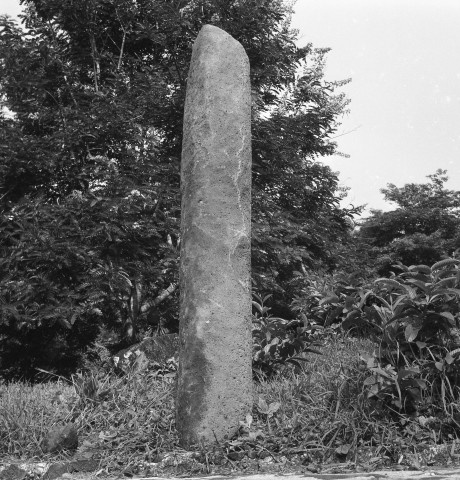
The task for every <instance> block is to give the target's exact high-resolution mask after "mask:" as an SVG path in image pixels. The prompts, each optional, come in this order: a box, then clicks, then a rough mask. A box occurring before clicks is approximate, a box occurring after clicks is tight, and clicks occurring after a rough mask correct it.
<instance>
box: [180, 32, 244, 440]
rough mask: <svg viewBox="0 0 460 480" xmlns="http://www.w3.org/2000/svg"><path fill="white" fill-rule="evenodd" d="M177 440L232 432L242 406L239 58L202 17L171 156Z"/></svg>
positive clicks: (235, 47) (237, 49) (234, 46)
mask: <svg viewBox="0 0 460 480" xmlns="http://www.w3.org/2000/svg"><path fill="white" fill-rule="evenodd" d="M181 192H182V217H181V252H180V333H179V337H180V353H179V358H180V360H179V374H178V387H177V402H176V405H177V412H176V425H177V429H178V432H179V438H180V442H181V445H182V446H183V447H185V448H187V447H188V446H190V445H192V444H211V443H214V442H215V441H216V440H217V441H220V440H222V439H225V438H228V437H230V436H232V435H233V434H234V433H236V431H237V430H238V427H239V421H240V420H244V418H245V416H246V414H248V413H250V412H251V410H252V369H251V358H252V355H251V352H252V341H251V278H250V273H251V96H250V80H249V61H248V57H247V55H246V52H245V51H244V49H243V47H242V46H241V44H240V43H239V42H237V41H236V40H235V39H234V38H232V37H231V36H230V35H228V34H227V33H226V32H224V31H223V30H221V29H219V28H217V27H214V26H211V25H205V26H204V27H203V28H202V30H201V31H200V33H199V35H198V37H197V39H196V41H195V44H194V46H193V53H192V60H191V64H190V70H189V76H188V83H187V97H186V101H185V113H184V137H183V147H182V164H181Z"/></svg>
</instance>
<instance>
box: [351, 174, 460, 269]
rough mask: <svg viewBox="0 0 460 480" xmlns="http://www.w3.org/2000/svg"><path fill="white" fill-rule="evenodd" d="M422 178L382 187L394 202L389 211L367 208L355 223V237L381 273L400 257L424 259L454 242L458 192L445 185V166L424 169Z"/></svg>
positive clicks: (458, 226)
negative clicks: (366, 213)
mask: <svg viewBox="0 0 460 480" xmlns="http://www.w3.org/2000/svg"><path fill="white" fill-rule="evenodd" d="M427 178H429V180H430V181H429V182H428V183H425V184H415V183H410V184H406V185H404V187H401V188H398V187H396V186H395V185H393V184H388V188H386V189H382V190H381V192H382V193H383V194H384V196H385V199H386V200H388V201H390V202H394V203H396V205H397V209H396V210H392V211H389V212H382V211H372V214H371V216H370V217H368V218H367V219H365V220H364V221H363V222H362V223H361V226H360V230H359V233H358V239H359V240H361V241H362V242H364V244H365V245H367V246H368V251H369V254H368V255H369V260H368V261H369V263H370V262H374V263H376V264H377V268H376V270H377V271H378V272H379V273H380V274H383V275H387V274H388V273H389V272H390V271H391V268H392V267H391V266H392V265H393V264H395V263H396V262H398V261H400V262H402V263H404V264H405V265H412V264H413V265H416V264H420V263H423V264H430V263H434V262H436V261H438V260H441V259H442V258H445V257H447V256H449V255H452V254H454V252H455V251H456V250H457V249H458V248H459V247H460V218H459V212H460V192H458V191H454V190H449V189H447V188H445V186H444V184H445V182H447V180H448V177H447V175H446V170H440V169H439V170H437V171H436V172H435V173H434V174H432V175H428V177H427Z"/></svg>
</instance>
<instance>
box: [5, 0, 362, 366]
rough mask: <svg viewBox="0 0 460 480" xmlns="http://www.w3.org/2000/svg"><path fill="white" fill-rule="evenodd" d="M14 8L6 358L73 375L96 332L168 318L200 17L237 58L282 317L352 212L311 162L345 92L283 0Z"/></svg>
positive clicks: (269, 273)
mask: <svg viewBox="0 0 460 480" xmlns="http://www.w3.org/2000/svg"><path fill="white" fill-rule="evenodd" d="M23 4H24V7H25V13H24V15H23V17H22V19H23V23H24V28H21V27H19V26H18V25H16V24H15V22H14V21H12V20H10V19H8V18H3V20H2V26H1V34H0V59H1V60H0V78H1V85H0V88H1V95H2V101H3V107H4V108H3V110H2V116H1V118H0V124H1V131H2V145H1V147H0V149H1V150H0V172H1V174H0V178H1V179H2V181H1V184H0V199H1V200H0V201H1V211H0V215H1V217H0V242H1V244H0V248H1V251H2V255H1V258H2V260H1V265H0V269H1V272H2V273H1V277H0V288H1V299H2V300H1V305H2V307H1V308H2V317H1V322H0V335H1V336H2V340H1V341H2V347H1V348H2V361H3V367H2V369H3V370H4V371H5V369H9V368H10V367H11V368H13V370H15V371H16V370H18V369H19V370H20V371H21V373H22V374H26V376H30V375H33V373H34V367H35V366H37V365H40V366H42V367H46V368H55V367H57V366H59V368H60V369H61V371H62V372H64V371H65V370H67V371H72V370H74V369H75V368H76V367H77V366H78V361H79V357H80V353H81V352H82V351H83V350H84V349H85V348H86V346H87V345H88V344H90V343H91V342H93V341H94V339H95V338H96V337H97V335H98V334H99V332H100V329H101V327H104V328H105V329H106V330H107V331H108V332H109V333H111V332H113V333H114V334H116V336H117V338H121V339H122V341H124V342H125V343H132V342H134V341H135V340H136V339H138V338H139V337H141V336H142V335H144V334H145V332H146V331H150V332H152V331H159V332H161V331H164V330H165V329H168V330H169V331H175V330H177V299H178V295H177V289H176V286H177V262H178V248H177V245H178V233H179V232H178V228H179V218H180V211H179V208H180V202H179V166H180V148H181V131H182V130H181V129H182V112H183V102H184V95H185V83H186V77H187V70H188V63H189V60H190V55H191V47H192V43H193V40H194V38H195V37H196V35H197V33H198V31H199V29H200V27H201V26H202V25H203V24H204V23H213V24H215V25H217V26H220V27H222V28H224V29H225V30H226V31H228V32H229V33H230V34H232V35H233V36H234V37H235V38H236V39H238V40H239V41H240V42H241V43H242V44H243V45H244V47H245V49H246V51H247V53H248V55H249V59H250V62H251V82H252V96H253V178H254V182H253V183H254V185H253V248H252V258H253V281H254V287H255V288H256V289H257V290H258V291H259V292H261V293H273V294H274V295H275V298H276V300H277V301H276V305H277V308H278V310H279V311H284V312H285V313H286V312H287V307H288V305H289V302H290V300H291V298H292V287H291V281H292V279H293V277H294V275H295V272H296V271H302V269H305V268H308V269H310V268H318V267H323V268H326V269H331V268H334V267H335V266H336V264H337V263H338V261H339V257H338V253H337V248H336V245H337V242H338V241H342V243H345V242H346V240H347V238H348V237H349V235H350V222H349V219H350V217H351V216H352V215H353V214H354V213H355V212H354V211H350V210H347V209H343V208H341V207H340V206H339V199H340V198H341V196H342V195H343V192H342V190H341V189H340V188H339V186H338V180H337V176H336V174H334V173H333V172H332V171H331V170H330V169H329V168H328V167H326V166H324V165H323V164H321V163H319V162H318V161H317V158H318V157H320V156H323V155H330V154H332V153H334V152H335V151H336V148H337V147H336V144H335V143H334V142H333V141H332V139H331V137H332V136H333V134H334V132H335V131H336V129H337V126H338V124H339V123H338V122H339V119H340V116H341V115H342V114H343V113H344V111H345V108H346V106H347V103H348V101H347V100H346V99H345V97H344V96H343V94H340V93H335V91H336V89H337V88H338V87H340V85H342V84H343V83H344V82H327V81H325V80H324V78H323V66H324V57H325V54H326V50H316V49H313V47H312V46H311V45H307V46H305V47H303V48H298V47H296V45H295V43H294V41H295V39H296V33H295V32H294V31H292V30H291V29H290V27H289V20H290V14H291V12H290V9H289V8H288V7H287V6H286V5H285V4H284V3H283V2H282V1H268V0H267V1H262V2H260V1H258V2H252V1H251V2H238V1H236V0H235V1H231V2H228V1H223V0H212V1H188V2H185V1H179V2H175V3H174V4H173V3H171V2H163V1H151V0H148V1H140V2H132V1H131V0H126V1H120V2H112V1H108V0H98V1H91V2H89V1H86V0H80V1H77V2H75V1H72V2H70V1H64V2H62V1H53V0H47V1H39V0H33V1H26V2H23ZM318 218H321V222H318V221H317V219H318ZM43 346H46V347H45V348H43ZM19 351H21V355H20V358H21V363H20V364H18V363H16V362H14V365H13V364H12V360H11V361H9V360H8V358H11V359H13V358H15V357H16V358H18V355H17V353H18V352H19ZM51 352H53V353H51Z"/></svg>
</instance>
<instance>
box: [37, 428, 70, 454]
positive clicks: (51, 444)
mask: <svg viewBox="0 0 460 480" xmlns="http://www.w3.org/2000/svg"><path fill="white" fill-rule="evenodd" d="M77 448H78V434H77V429H76V427H75V425H74V424H73V423H68V424H67V425H65V426H64V427H62V426H61V427H55V428H53V429H52V430H50V432H49V433H48V435H47V436H46V437H45V438H44V439H43V442H42V450H43V452H45V453H56V452H61V451H63V450H76V449H77Z"/></svg>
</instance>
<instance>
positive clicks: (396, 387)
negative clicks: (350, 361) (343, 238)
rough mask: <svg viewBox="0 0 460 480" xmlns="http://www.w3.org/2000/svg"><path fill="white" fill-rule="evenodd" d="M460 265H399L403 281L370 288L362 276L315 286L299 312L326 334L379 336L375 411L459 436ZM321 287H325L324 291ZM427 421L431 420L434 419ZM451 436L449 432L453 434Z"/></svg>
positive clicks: (371, 363)
mask: <svg viewBox="0 0 460 480" xmlns="http://www.w3.org/2000/svg"><path fill="white" fill-rule="evenodd" d="M459 264H460V260H457V259H454V258H450V259H445V260H442V261H440V262H437V263H435V264H434V265H432V266H431V267H429V266H427V265H412V266H410V267H407V266H405V265H403V264H401V263H398V264H397V265H394V268H397V269H398V270H399V272H400V273H398V274H397V275H396V274H393V275H392V276H391V277H390V278H378V279H376V280H374V281H373V282H367V283H365V282H364V281H363V280H362V279H359V278H358V277H356V276H351V277H350V276H349V277H346V276H344V275H336V276H333V277H329V278H328V279H326V280H322V281H321V279H319V278H315V277H312V278H309V279H307V280H306V284H305V287H304V292H305V296H303V297H300V298H296V299H295V301H294V302H293V308H295V309H296V310H297V311H298V312H300V313H303V314H304V315H306V316H307V317H310V318H312V319H313V320H314V321H316V322H318V323H320V324H321V325H323V326H328V325H332V326H333V327H334V328H336V329H337V328H338V329H343V330H352V331H353V330H354V331H358V332H363V328H364V331H367V332H370V333H372V335H373V337H374V338H375V339H376V340H378V344H379V348H378V349H376V352H374V353H373V354H366V355H363V356H362V361H363V362H364V364H365V368H366V369H367V371H368V376H367V378H366V380H365V382H364V386H365V389H366V391H367V397H368V399H369V400H370V401H373V402H374V403H375V405H374V410H375V411H376V412H377V411H379V410H381V409H385V410H389V411H391V412H393V413H395V414H417V415H421V414H422V413H423V414H424V415H425V416H428V417H429V416H443V417H445V418H446V419H447V420H448V421H447V423H446V425H448V426H449V427H448V428H454V427H455V428H457V427H458V428H459V429H460V425H459V424H458V423H456V421H455V420H454V405H456V403H455V402H456V401H458V400H459V398H460V375H459V374H458V371H459V367H460V328H459V327H460V324H459V321H460V300H459V297H460V269H459ZM321 282H322V283H321ZM428 417H427V418H428ZM446 428H447V427H446Z"/></svg>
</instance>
